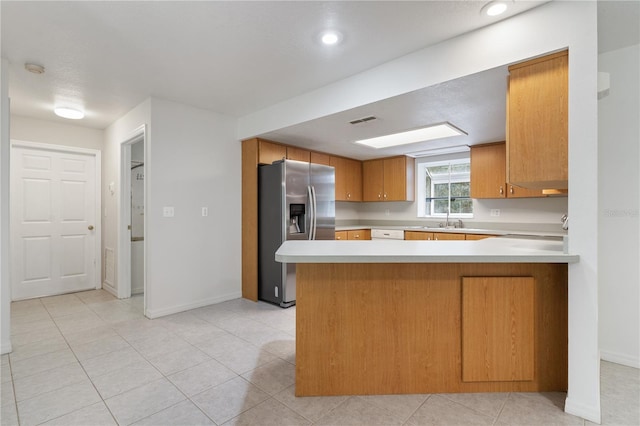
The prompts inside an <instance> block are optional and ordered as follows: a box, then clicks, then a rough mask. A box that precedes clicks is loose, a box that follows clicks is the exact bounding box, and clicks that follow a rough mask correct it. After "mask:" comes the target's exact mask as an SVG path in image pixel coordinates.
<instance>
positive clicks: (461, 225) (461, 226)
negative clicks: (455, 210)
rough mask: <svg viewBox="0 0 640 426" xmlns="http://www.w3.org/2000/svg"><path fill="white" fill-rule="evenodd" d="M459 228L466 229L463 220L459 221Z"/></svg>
mask: <svg viewBox="0 0 640 426" xmlns="http://www.w3.org/2000/svg"><path fill="white" fill-rule="evenodd" d="M458 228H464V225H463V224H462V219H458Z"/></svg>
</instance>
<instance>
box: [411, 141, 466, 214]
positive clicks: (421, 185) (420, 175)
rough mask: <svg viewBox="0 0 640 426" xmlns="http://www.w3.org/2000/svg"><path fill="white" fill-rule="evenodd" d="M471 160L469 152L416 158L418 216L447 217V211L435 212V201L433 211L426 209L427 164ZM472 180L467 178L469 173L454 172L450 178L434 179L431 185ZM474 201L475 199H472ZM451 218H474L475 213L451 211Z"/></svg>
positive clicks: (443, 164) (430, 165) (446, 163)
mask: <svg viewBox="0 0 640 426" xmlns="http://www.w3.org/2000/svg"><path fill="white" fill-rule="evenodd" d="M469 161H470V158H469V153H468V152H465V153H457V154H449V155H442V156H437V157H421V158H416V170H417V173H416V179H417V182H416V189H417V196H418V203H416V204H417V206H418V208H417V217H420V218H436V219H441V218H445V217H447V214H446V213H434V212H433V206H434V203H431V211H429V212H427V211H426V206H425V204H426V203H425V202H424V200H425V198H426V197H427V191H426V180H427V170H426V168H427V165H428V166H429V167H432V166H445V165H448V164H460V163H468V162H469ZM469 180H470V177H469V179H467V174H466V173H454V174H453V175H450V179H446V180H444V179H443V180H432V181H431V186H432V189H433V185H434V184H436V183H442V182H448V183H449V184H451V183H456V182H467V181H469ZM432 193H433V192H432ZM472 202H473V201H472ZM449 203H451V199H449ZM449 218H450V219H470V218H473V213H451V214H449Z"/></svg>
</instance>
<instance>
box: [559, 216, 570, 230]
mask: <svg viewBox="0 0 640 426" xmlns="http://www.w3.org/2000/svg"><path fill="white" fill-rule="evenodd" d="M560 221H561V222H562V229H564V230H565V231H566V230H567V229H569V216H568V215H567V214H566V213H565V214H563V215H562V217H561V218H560Z"/></svg>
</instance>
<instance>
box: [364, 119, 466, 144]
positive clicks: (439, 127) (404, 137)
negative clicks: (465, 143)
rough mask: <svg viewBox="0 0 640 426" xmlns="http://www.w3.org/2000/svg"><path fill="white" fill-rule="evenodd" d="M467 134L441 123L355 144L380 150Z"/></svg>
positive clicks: (451, 125)
mask: <svg viewBox="0 0 640 426" xmlns="http://www.w3.org/2000/svg"><path fill="white" fill-rule="evenodd" d="M466 134H467V133H466V132H464V131H463V130H460V129H458V128H457V127H456V126H454V125H453V124H451V123H440V124H433V125H431V126H427V127H422V128H420V129H415V130H409V131H406V132H400V133H393V134H391V135H386V136H378V137H376V138H371V139H362V140H359V141H355V142H356V143H359V144H361V145H367V146H370V147H372V148H376V149H378V148H387V147H390V146H397V145H406V144H410V143H415V142H425V141H430V140H433V139H442V138H449V137H451V136H462V135H466Z"/></svg>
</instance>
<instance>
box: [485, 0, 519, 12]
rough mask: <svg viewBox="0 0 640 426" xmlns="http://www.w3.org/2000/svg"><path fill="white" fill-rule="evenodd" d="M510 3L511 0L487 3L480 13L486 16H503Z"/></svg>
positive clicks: (497, 0)
mask: <svg viewBox="0 0 640 426" xmlns="http://www.w3.org/2000/svg"><path fill="white" fill-rule="evenodd" d="M511 3H512V1H511V0H507V1H505V0H496V1H492V2H489V3H487V4H485V5H484V7H483V8H482V10H481V11H480V13H482V14H484V15H487V16H498V15H501V14H503V13H504V12H506V11H507V9H508V8H509V5H510V4H511Z"/></svg>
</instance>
